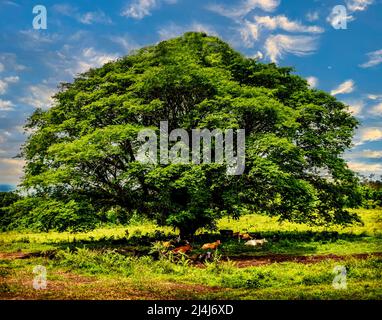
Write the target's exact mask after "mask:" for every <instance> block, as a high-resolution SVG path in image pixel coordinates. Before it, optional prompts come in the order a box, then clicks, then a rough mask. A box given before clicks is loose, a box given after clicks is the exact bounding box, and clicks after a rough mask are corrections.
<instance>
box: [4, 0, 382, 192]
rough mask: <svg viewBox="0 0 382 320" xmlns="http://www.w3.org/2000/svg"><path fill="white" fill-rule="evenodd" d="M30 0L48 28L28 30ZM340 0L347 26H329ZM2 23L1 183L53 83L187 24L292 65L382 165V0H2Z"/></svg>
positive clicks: (371, 161)
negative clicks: (349, 117)
mask: <svg viewBox="0 0 382 320" xmlns="http://www.w3.org/2000/svg"><path fill="white" fill-rule="evenodd" d="M36 5H44V6H45V7H46V9H47V29H46V30H35V29H33V26H32V21H33V19H34V17H35V16H36V14H33V13H32V10H33V7H34V6H36ZM336 5H342V6H344V8H345V9H346V18H345V19H343V20H342V21H346V23H347V28H346V29H338V28H335V26H336V25H335V22H336V19H338V15H336V14H332V10H333V8H334V7H335V6H336ZM333 25H334V26H333ZM0 27H1V32H0V184H11V185H16V184H17V183H18V182H19V178H20V176H21V175H22V166H23V161H22V160H21V159H14V156H15V155H17V153H18V152H19V148H20V145H21V144H22V143H23V142H24V140H25V135H24V133H23V129H22V126H23V124H24V122H25V119H26V118H27V116H28V115H30V114H31V113H32V112H33V111H34V110H35V108H37V107H41V108H44V109H47V108H49V106H50V105H51V99H50V97H51V95H52V94H54V92H55V90H56V88H57V84H59V83H60V82H67V81H71V80H72V79H73V76H75V75H76V74H77V73H79V72H82V71H85V70H87V69H88V68H90V67H97V66H100V65H102V64H103V63H105V62H107V61H110V60H113V59H116V58H118V57H120V56H123V55H126V54H128V53H129V52H130V51H131V50H133V49H135V48H139V47H142V46H145V45H149V44H154V43H157V42H158V41H160V40H164V39H168V38H171V37H174V36H178V35H181V34H182V33H183V32H186V31H205V32H207V33H209V34H213V35H218V36H219V37H221V38H222V39H223V40H225V41H227V42H228V43H230V44H231V45H232V46H233V47H234V48H235V49H237V50H239V51H240V52H242V53H243V54H244V55H246V56H250V57H255V56H256V57H258V58H259V59H260V60H261V61H263V62H270V61H274V62H277V63H278V64H280V65H283V66H294V67H295V68H296V72H297V73H298V74H299V75H301V76H303V77H305V78H307V79H308V80H309V82H310V83H311V85H312V86H314V87H316V88H318V89H322V90H325V91H328V92H331V94H333V95H335V96H336V97H337V98H338V99H339V100H341V101H343V102H345V103H347V104H348V105H349V106H350V110H351V112H353V113H354V114H355V115H356V116H357V118H358V119H359V120H360V121H361V123H362V125H361V126H360V128H359V129H358V130H357V133H356V136H355V139H354V148H353V149H352V150H351V152H348V153H346V154H345V157H346V159H347V160H348V164H349V166H350V167H351V168H352V169H354V170H355V171H357V172H360V173H361V174H365V175H369V174H370V173H374V174H376V175H381V174H382V161H381V160H382V77H381V76H382V0H335V1H332V0H327V1H325V0H323V1H318V0H305V1H302V0H238V1H232V0H231V1H228V0H227V1H218V0H192V1H191V0H114V1H106V0H77V1H64V0H63V1H38V2H35V1H16V0H9V1H8V0H0Z"/></svg>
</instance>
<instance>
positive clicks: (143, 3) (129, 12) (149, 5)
mask: <svg viewBox="0 0 382 320" xmlns="http://www.w3.org/2000/svg"><path fill="white" fill-rule="evenodd" d="M161 3H165V4H175V3H177V0H134V1H133V2H131V3H130V4H129V5H128V6H127V7H125V9H124V10H123V11H122V13H121V15H122V16H124V17H128V18H133V19H137V20H140V19H143V18H144V17H146V16H149V15H151V11H152V10H154V9H156V8H158V7H159V6H160V4H161Z"/></svg>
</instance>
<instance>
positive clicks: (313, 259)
mask: <svg viewBox="0 0 382 320" xmlns="http://www.w3.org/2000/svg"><path fill="white" fill-rule="evenodd" d="M52 256H54V251H46V252H34V253H24V252H0V259H5V260H14V259H29V258H34V257H46V258H50V257H52ZM371 256H372V257H382V252H376V253H357V254H348V255H335V254H322V255H309V256H302V255H290V254H267V255H263V256H252V257H251V256H235V257H226V258H225V260H228V259H229V260H231V261H234V262H235V263H236V266H237V267H238V268H245V267H251V266H261V265H267V264H272V263H279V262H297V263H304V264H308V263H318V262H320V261H323V260H328V259H331V260H336V261H340V260H345V259H348V258H354V259H360V260H362V259H367V258H368V257H371ZM195 265H196V266H199V267H203V266H204V264H203V263H195Z"/></svg>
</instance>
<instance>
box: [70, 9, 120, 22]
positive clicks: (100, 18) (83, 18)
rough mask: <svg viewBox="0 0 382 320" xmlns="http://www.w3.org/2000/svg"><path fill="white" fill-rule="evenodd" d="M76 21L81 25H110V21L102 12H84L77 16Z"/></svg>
mask: <svg viewBox="0 0 382 320" xmlns="http://www.w3.org/2000/svg"><path fill="white" fill-rule="evenodd" d="M77 20H78V21H79V22H81V23H83V24H93V23H101V24H111V23H112V20H111V19H110V17H108V16H107V15H106V14H105V13H104V12H103V11H100V10H99V11H93V12H86V13H84V14H81V15H78V17H77Z"/></svg>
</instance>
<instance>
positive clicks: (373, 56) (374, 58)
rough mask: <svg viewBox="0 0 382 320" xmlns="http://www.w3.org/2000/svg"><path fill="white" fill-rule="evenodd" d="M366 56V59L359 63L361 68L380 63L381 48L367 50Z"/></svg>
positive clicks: (381, 59)
mask: <svg viewBox="0 0 382 320" xmlns="http://www.w3.org/2000/svg"><path fill="white" fill-rule="evenodd" d="M367 56H368V61H367V62H365V63H363V64H361V65H360V67H361V68H371V67H374V66H377V65H379V64H380V63H382V49H380V50H376V51H373V52H369V53H368V54H367Z"/></svg>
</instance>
